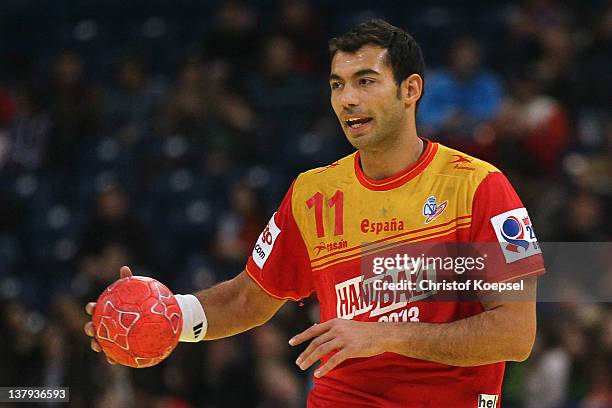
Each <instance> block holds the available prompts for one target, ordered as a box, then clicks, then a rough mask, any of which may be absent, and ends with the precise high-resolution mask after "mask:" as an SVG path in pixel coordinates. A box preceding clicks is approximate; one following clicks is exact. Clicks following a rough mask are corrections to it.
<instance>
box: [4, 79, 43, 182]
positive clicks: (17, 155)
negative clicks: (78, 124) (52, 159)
mask: <svg viewBox="0 0 612 408" xmlns="http://www.w3.org/2000/svg"><path fill="white" fill-rule="evenodd" d="M16 102H17V104H16V105H17V110H16V114H15V119H14V121H13V126H12V127H11V128H10V133H9V154H8V167H9V168H18V169H24V170H36V169H38V168H39V167H40V166H41V165H42V164H43V163H44V161H45V159H46V152H47V144H48V143H49V131H50V129H51V118H50V117H49V113H48V112H47V110H46V109H45V108H44V106H43V105H44V103H43V94H42V92H40V91H39V90H38V91H37V90H36V89H35V87H34V86H33V85H26V86H25V87H23V88H22V89H20V90H19V91H18V93H17V98H16Z"/></svg>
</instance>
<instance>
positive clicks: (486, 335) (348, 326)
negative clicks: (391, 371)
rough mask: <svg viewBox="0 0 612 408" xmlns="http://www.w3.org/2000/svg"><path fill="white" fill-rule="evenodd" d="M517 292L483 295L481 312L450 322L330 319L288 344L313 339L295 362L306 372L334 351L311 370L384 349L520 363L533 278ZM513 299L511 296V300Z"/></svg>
mask: <svg viewBox="0 0 612 408" xmlns="http://www.w3.org/2000/svg"><path fill="white" fill-rule="evenodd" d="M521 296H522V297H521V299H520V301H517V299H516V294H514V295H512V294H510V295H508V294H497V293H496V294H494V295H489V296H487V297H484V298H482V299H481V303H482V305H483V307H484V309H485V310H484V311H483V312H482V313H480V314H477V315H474V316H471V317H468V318H465V319H461V320H457V321H454V322H449V323H424V322H415V323H386V322H383V323H377V322H358V321H352V320H343V319H333V320H329V321H327V322H325V323H322V324H316V325H314V326H312V327H310V328H309V329H307V330H305V331H304V332H302V333H300V334H298V335H297V336H295V337H293V338H292V339H291V340H290V341H289V344H291V345H292V346H295V345H298V344H301V343H303V342H304V341H306V340H309V339H313V340H312V341H311V342H310V344H309V345H308V347H307V348H306V350H304V352H303V353H302V354H301V355H300V356H299V357H298V359H297V361H296V363H297V364H298V365H299V366H300V368H301V369H303V370H305V369H307V368H308V367H310V366H311V365H312V364H314V363H315V362H316V361H318V360H319V359H321V358H322V357H323V356H325V355H326V354H328V353H330V352H333V351H335V354H333V355H332V357H331V358H330V359H329V360H328V361H327V362H326V363H325V364H323V365H322V366H321V367H320V368H318V369H317V370H316V371H315V376H316V377H321V376H323V375H325V374H327V373H328V372H329V371H330V370H331V369H333V368H334V367H335V366H337V365H338V364H340V363H341V362H343V361H344V360H346V359H348V358H357V357H371V356H374V355H378V354H381V353H384V352H393V353H398V354H401V355H404V356H407V357H412V358H417V359H420V360H427V361H433V362H437V363H442V364H447V365H452V366H459V367H470V366H477V365H483V364H491V363H497V362H501V361H524V360H525V359H527V357H528V356H529V354H530V353H531V348H532V346H533V342H534V340H535V333H536V306H535V296H536V278H535V277H534V278H529V279H525V280H524V289H523V291H522V295H521ZM510 297H512V298H510Z"/></svg>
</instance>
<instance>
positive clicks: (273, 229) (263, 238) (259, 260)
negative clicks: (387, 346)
mask: <svg viewBox="0 0 612 408" xmlns="http://www.w3.org/2000/svg"><path fill="white" fill-rule="evenodd" d="M275 215H276V213H274V214H272V218H270V221H268V225H266V228H264V230H263V231H262V232H261V234H259V238H257V242H256V243H255V248H253V254H252V255H253V261H255V264H256V265H257V266H259V267H260V268H263V267H264V265H265V264H266V261H267V260H268V257H269V256H270V254H271V253H272V248H273V247H274V243H275V242H276V238H278V234H280V232H281V230H280V228H278V226H277V225H276V222H275V221H274V216H275Z"/></svg>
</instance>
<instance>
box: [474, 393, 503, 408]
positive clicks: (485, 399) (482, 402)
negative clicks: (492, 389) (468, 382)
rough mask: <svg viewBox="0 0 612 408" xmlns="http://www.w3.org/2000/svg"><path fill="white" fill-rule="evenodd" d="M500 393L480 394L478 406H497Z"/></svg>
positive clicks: (486, 407)
mask: <svg viewBox="0 0 612 408" xmlns="http://www.w3.org/2000/svg"><path fill="white" fill-rule="evenodd" d="M498 399H499V396H498V395H495V394H478V405H476V407H477V408H495V407H497V400H498Z"/></svg>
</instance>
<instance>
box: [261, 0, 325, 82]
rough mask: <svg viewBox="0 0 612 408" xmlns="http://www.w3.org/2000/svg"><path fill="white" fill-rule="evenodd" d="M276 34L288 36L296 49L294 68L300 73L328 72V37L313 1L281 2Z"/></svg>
mask: <svg viewBox="0 0 612 408" xmlns="http://www.w3.org/2000/svg"><path fill="white" fill-rule="evenodd" d="M279 3H280V4H279V6H280V7H279V11H278V16H277V17H276V22H275V23H274V24H273V29H272V30H273V32H274V33H277V34H279V35H281V36H284V37H287V38H288V39H289V40H290V41H291V43H292V44H293V45H294V47H295V68H296V70H297V71H298V72H301V73H312V72H319V71H322V70H323V69H327V59H328V54H327V52H326V50H325V47H321V44H325V43H326V42H327V39H328V34H327V31H326V29H325V24H324V23H323V21H321V16H322V14H317V12H316V11H315V9H314V7H313V5H312V2H311V1H310V0H280V1H279Z"/></svg>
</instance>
